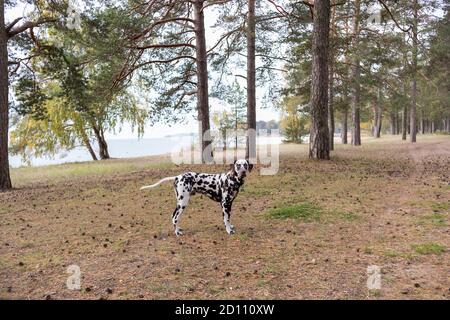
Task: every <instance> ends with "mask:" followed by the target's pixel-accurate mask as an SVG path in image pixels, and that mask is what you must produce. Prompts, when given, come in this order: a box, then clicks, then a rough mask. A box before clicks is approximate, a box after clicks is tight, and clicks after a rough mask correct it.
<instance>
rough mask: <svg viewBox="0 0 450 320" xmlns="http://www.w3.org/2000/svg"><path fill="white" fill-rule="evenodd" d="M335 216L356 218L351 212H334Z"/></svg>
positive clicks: (349, 218) (348, 218) (351, 219)
mask: <svg viewBox="0 0 450 320" xmlns="http://www.w3.org/2000/svg"><path fill="white" fill-rule="evenodd" d="M336 214H337V216H338V217H339V218H341V219H344V220H348V221H353V220H356V219H358V216H357V215H356V214H355V213H353V212H336Z"/></svg>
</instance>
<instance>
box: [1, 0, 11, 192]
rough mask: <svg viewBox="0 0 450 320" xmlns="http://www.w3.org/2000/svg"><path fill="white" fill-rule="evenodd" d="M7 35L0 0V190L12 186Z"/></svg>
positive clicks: (3, 5)
mask: <svg viewBox="0 0 450 320" xmlns="http://www.w3.org/2000/svg"><path fill="white" fill-rule="evenodd" d="M8 130H9V114H8V35H7V33H6V30H5V4H4V1H3V0H0V191H1V190H8V189H11V188H12V185H11V177H10V173H9V160H8Z"/></svg>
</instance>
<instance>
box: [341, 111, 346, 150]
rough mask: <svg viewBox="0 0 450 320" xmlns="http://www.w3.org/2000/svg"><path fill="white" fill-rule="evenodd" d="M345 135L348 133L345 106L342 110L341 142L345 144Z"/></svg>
mask: <svg viewBox="0 0 450 320" xmlns="http://www.w3.org/2000/svg"><path fill="white" fill-rule="evenodd" d="M347 135H348V107H345V109H344V111H343V112H342V132H341V137H342V144H347V143H348V140H347Z"/></svg>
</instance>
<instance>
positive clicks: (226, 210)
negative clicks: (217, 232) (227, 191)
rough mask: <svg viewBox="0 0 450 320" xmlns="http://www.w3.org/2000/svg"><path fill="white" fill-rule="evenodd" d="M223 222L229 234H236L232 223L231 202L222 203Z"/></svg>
mask: <svg viewBox="0 0 450 320" xmlns="http://www.w3.org/2000/svg"><path fill="white" fill-rule="evenodd" d="M222 212H223V222H224V223H225V228H226V229H227V233H228V234H233V233H234V226H233V225H232V224H231V223H230V218H231V201H225V200H224V201H222Z"/></svg>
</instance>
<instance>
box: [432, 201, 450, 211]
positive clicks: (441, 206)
mask: <svg viewBox="0 0 450 320" xmlns="http://www.w3.org/2000/svg"><path fill="white" fill-rule="evenodd" d="M431 208H432V209H433V210H434V211H435V212H437V211H450V202H445V203H444V202H436V203H433V204H432V206H431Z"/></svg>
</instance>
